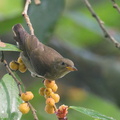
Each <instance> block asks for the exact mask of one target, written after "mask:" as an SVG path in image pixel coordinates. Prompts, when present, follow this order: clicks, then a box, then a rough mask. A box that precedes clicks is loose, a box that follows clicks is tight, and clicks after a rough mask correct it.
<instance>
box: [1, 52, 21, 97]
mask: <svg viewBox="0 0 120 120" xmlns="http://www.w3.org/2000/svg"><path fill="white" fill-rule="evenodd" d="M3 55H4V54H3ZM3 59H4V58H3V57H2V60H3ZM2 62H3V63H4V65H5V67H6V69H7V71H8V73H9V74H10V75H11V76H12V77H13V79H14V80H15V82H16V83H17V86H18V90H19V96H21V94H22V89H21V83H20V81H19V80H18V79H17V78H16V76H15V75H14V73H13V72H12V71H11V69H10V68H9V66H8V63H7V61H6V60H3V61H2Z"/></svg>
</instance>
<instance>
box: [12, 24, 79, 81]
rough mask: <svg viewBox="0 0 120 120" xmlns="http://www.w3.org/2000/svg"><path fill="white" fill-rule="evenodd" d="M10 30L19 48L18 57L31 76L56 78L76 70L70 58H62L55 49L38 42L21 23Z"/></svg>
mask: <svg viewBox="0 0 120 120" xmlns="http://www.w3.org/2000/svg"><path fill="white" fill-rule="evenodd" d="M12 30H13V33H14V39H15V41H16V44H17V46H18V48H19V49H20V50H21V52H20V57H21V59H22V61H23V63H24V64H25V66H26V67H27V69H28V70H29V71H30V73H31V75H32V76H33V77H40V78H43V79H48V80H57V79H59V78H62V77H63V76H65V75H66V74H68V73H69V72H71V71H77V68H76V67H75V66H74V63H73V62H72V60H70V59H68V58H64V57H63V56H62V55H61V54H60V53H58V52H57V51H56V50H54V49H53V48H51V47H49V46H47V45H45V44H43V43H42V42H40V41H39V40H38V38H37V37H36V36H35V35H31V34H29V33H28V32H27V31H26V30H25V29H24V28H23V26H22V25H21V24H16V25H14V26H13V27H12Z"/></svg>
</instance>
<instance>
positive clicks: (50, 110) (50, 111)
mask: <svg viewBox="0 0 120 120" xmlns="http://www.w3.org/2000/svg"><path fill="white" fill-rule="evenodd" d="M45 111H46V112H47V113H49V114H53V113H55V109H54V107H53V106H50V105H46V106H45Z"/></svg>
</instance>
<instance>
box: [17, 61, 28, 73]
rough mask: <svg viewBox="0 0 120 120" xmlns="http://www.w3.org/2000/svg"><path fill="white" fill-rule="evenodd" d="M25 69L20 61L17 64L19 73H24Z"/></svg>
mask: <svg viewBox="0 0 120 120" xmlns="http://www.w3.org/2000/svg"><path fill="white" fill-rule="evenodd" d="M26 70H27V68H26V66H25V65H24V64H23V63H20V64H19V71H20V72H21V73H24V72H26Z"/></svg>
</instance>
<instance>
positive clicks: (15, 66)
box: [9, 61, 19, 70]
mask: <svg viewBox="0 0 120 120" xmlns="http://www.w3.org/2000/svg"><path fill="white" fill-rule="evenodd" d="M9 66H10V68H11V69H12V70H18V68H19V64H18V63H17V62H16V61H11V62H10V63H9Z"/></svg>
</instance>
